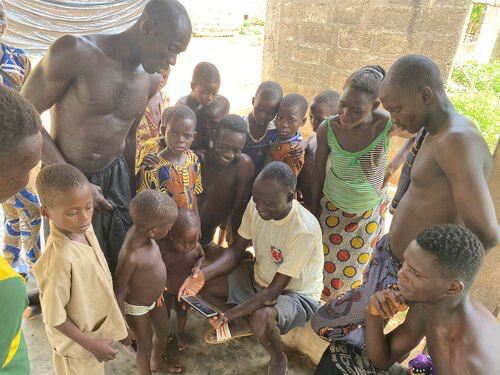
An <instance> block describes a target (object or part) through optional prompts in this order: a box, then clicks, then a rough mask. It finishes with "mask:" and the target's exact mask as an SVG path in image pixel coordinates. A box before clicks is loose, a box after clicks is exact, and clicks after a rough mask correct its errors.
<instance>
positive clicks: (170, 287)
mask: <svg viewBox="0 0 500 375" xmlns="http://www.w3.org/2000/svg"><path fill="white" fill-rule="evenodd" d="M200 232H201V228H200V219H199V218H198V215H197V214H196V212H195V211H194V210H190V209H188V208H180V209H179V215H178V217H177V220H176V221H175V224H174V226H173V227H172V230H171V231H170V234H169V236H168V237H167V238H166V239H165V240H163V241H161V242H160V243H159V246H160V250H161V256H162V258H163V262H164V263H165V266H166V269H167V273H168V278H167V284H166V286H167V290H166V291H165V292H164V293H163V296H164V299H165V305H166V307H167V311H168V313H169V314H170V308H171V307H172V303H174V308H175V313H176V314H177V347H178V348H179V350H185V349H187V347H188V344H187V339H186V336H185V334H184V327H185V326H186V321H187V305H186V303H184V302H183V301H181V302H178V301H176V299H175V296H177V293H178V292H179V288H180V287H181V285H182V283H183V282H184V280H186V278H187V277H188V276H189V275H193V276H195V275H198V273H199V272H200V268H201V265H202V264H203V261H204V260H205V253H204V252H203V249H202V248H201V245H200V244H199V243H198V239H199V238H200Z"/></svg>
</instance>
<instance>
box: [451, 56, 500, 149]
mask: <svg viewBox="0 0 500 375" xmlns="http://www.w3.org/2000/svg"><path fill="white" fill-rule="evenodd" d="M465 73H467V74H465ZM467 77H468V78H467ZM451 78H452V81H453V83H455V85H451V86H454V88H452V89H450V90H449V95H450V100H451V102H452V103H453V105H454V107H455V108H456V110H457V111H458V112H460V113H462V114H463V115H464V116H466V117H468V118H470V119H471V120H472V121H474V123H475V124H476V125H477V127H478V128H479V130H480V131H481V133H482V135H483V137H484V139H485V140H486V143H487V144H488V147H489V149H490V151H492V152H493V151H494V150H495V146H496V143H497V141H498V137H499V134H500V62H499V61H495V62H492V63H490V64H478V63H476V62H469V63H466V64H464V65H462V66H461V67H460V66H455V68H454V69H453V72H452V74H451ZM473 85H474V87H473ZM474 88H475V90H474ZM476 90H477V91H476Z"/></svg>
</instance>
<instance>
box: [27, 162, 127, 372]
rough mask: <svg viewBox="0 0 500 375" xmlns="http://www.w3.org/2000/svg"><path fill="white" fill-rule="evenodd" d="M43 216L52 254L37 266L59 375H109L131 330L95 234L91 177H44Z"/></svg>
mask: <svg viewBox="0 0 500 375" xmlns="http://www.w3.org/2000/svg"><path fill="white" fill-rule="evenodd" d="M36 185H37V190H38V194H39V196H40V201H41V204H42V207H41V211H42V215H43V216H45V217H47V218H48V219H49V220H50V235H49V237H48V239H47V246H46V250H45V252H44V253H43V255H42V256H41V258H40V259H39V260H38V262H37V263H36V264H35V266H34V267H33V274H34V275H35V278H36V280H37V282H38V285H39V287H40V301H41V305H42V310H43V321H44V323H45V329H46V331H47V336H48V339H49V341H50V344H51V345H52V349H53V358H54V370H55V373H56V375H64V374H68V375H70V374H71V375H89V374H92V375H104V363H103V362H107V361H110V360H112V359H114V358H115V356H116V354H117V353H118V350H117V349H116V348H114V347H113V346H115V345H114V344H115V343H116V342H117V341H119V340H124V339H125V338H126V337H127V327H126V324H125V320H124V319H123V316H122V314H121V312H120V309H119V307H118V304H117V302H116V299H115V295H114V293H113V282H112V279H111V273H110V272H109V268H108V264H107V263H106V259H105V257H104V255H103V253H102V251H101V248H100V247H99V243H98V241H97V238H96V236H95V234H94V231H93V229H92V224H91V223H92V213H93V207H94V202H93V199H92V192H91V189H90V184H89V182H88V180H87V178H86V177H85V176H84V175H83V174H82V172H80V171H79V170H78V169H77V168H75V167H73V166H72V165H70V164H53V165H50V166H48V167H45V168H43V169H42V170H41V172H40V174H39V175H38V178H37V181H36Z"/></svg>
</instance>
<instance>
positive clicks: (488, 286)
mask: <svg viewBox="0 0 500 375" xmlns="http://www.w3.org/2000/svg"><path fill="white" fill-rule="evenodd" d="M490 193H491V197H492V198H493V203H494V204H495V209H496V213H497V221H500V142H499V143H497V147H496V151H495V155H494V161H493V175H492V176H491V180H490ZM499 266H500V245H498V246H497V247H495V248H494V249H493V250H490V251H489V253H488V255H487V256H486V259H485V261H484V264H483V267H482V268H481V271H480V273H479V275H478V277H477V279H476V281H475V283H474V285H473V286H472V291H471V293H472V296H473V297H475V298H477V299H478V300H479V301H481V303H482V304H483V305H485V306H486V307H487V308H488V310H490V311H491V312H492V313H493V314H494V315H495V316H496V317H497V319H498V321H499V322H500V285H499V284H500V267H499Z"/></svg>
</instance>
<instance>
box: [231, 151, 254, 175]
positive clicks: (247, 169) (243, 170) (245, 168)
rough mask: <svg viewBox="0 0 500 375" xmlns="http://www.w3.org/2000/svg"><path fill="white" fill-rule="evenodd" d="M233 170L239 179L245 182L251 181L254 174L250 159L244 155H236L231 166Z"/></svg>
mask: <svg viewBox="0 0 500 375" xmlns="http://www.w3.org/2000/svg"><path fill="white" fill-rule="evenodd" d="M233 168H235V169H236V170H237V173H238V175H239V176H240V178H242V179H245V180H249V179H252V178H253V176H254V174H255V166H254V164H253V161H252V158H251V157H250V156H248V155H247V154H244V153H241V154H239V155H238V158H237V160H236V163H234V164H233Z"/></svg>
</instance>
